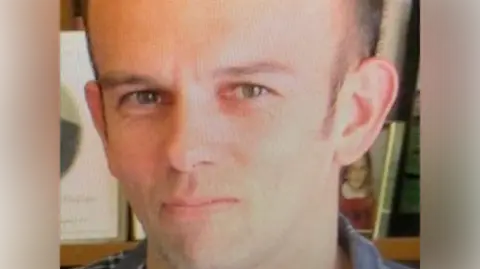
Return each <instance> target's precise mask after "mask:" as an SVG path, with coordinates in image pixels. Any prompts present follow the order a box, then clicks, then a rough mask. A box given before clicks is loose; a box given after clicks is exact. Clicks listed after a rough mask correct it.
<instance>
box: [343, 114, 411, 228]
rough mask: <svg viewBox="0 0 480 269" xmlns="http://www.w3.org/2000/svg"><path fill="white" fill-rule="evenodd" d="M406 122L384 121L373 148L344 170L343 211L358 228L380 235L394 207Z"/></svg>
mask: <svg viewBox="0 0 480 269" xmlns="http://www.w3.org/2000/svg"><path fill="white" fill-rule="evenodd" d="M403 127H404V124H403V123H401V122H389V123H387V124H385V125H384V127H383V129H382V131H381V132H380V134H379V136H378V138H377V139H376V140H375V143H374V144H373V145H372V147H371V148H370V150H369V151H367V152H366V153H365V154H364V155H363V156H362V157H360V158H359V159H358V160H356V161H355V162H353V163H351V164H350V165H348V166H345V167H343V168H342V169H341V172H340V180H339V183H340V186H339V192H340V193H339V199H340V201H339V202H340V205H339V207H340V213H341V214H342V215H344V216H345V217H346V218H347V219H348V220H349V221H350V223H351V224H352V225H353V227H354V228H355V229H357V230H358V231H359V232H360V233H362V234H364V235H366V236H369V237H378V236H380V234H381V233H382V231H383V230H384V229H385V227H383V225H384V223H387V222H386V221H385V219H388V213H389V211H390V206H391V199H392V195H393V188H394V185H395V175H396V169H397V167H396V166H397V164H398V159H399V155H400V149H401V142H402V135H403V129H404V128H403Z"/></svg>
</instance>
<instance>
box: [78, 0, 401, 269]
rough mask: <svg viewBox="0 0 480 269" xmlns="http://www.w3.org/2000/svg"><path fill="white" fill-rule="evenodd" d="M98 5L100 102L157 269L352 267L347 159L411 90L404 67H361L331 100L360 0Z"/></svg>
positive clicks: (93, 93)
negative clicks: (344, 196) (342, 234)
mask: <svg viewBox="0 0 480 269" xmlns="http://www.w3.org/2000/svg"><path fill="white" fill-rule="evenodd" d="M90 5H91V6H90V13H89V16H90V20H89V25H90V36H91V42H92V48H93V50H92V53H93V57H94V61H95V63H96V65H97V68H98V70H97V71H98V73H99V78H98V80H96V81H91V82H89V83H88V84H87V85H86V88H85V89H86V95H87V102H88V105H89V107H90V110H91V113H92V118H93V120H94V123H95V125H96V128H97V130H98V132H99V134H100V136H101V137H102V140H103V143H104V146H105V152H106V154H107V157H108V162H109V166H110V170H111V172H112V174H113V175H114V176H115V177H116V178H117V179H118V180H119V182H120V183H121V186H122V188H123V190H124V192H125V194H126V196H127V198H128V200H129V202H130V204H131V206H132V208H133V210H134V212H135V213H136V215H137V216H138V218H139V220H140V221H141V222H142V224H143V226H144V229H145V232H146V234H147V235H148V238H149V242H148V256H147V259H148V261H147V263H148V268H165V269H170V268H171V269H177V268H189V269H191V268H199V269H213V268H222V269H224V268H239V269H247V268H251V269H254V268H261V269H265V268H272V269H273V268H335V266H337V267H342V268H343V267H344V265H342V264H343V262H344V259H342V258H340V261H338V257H342V256H341V255H338V253H337V241H336V240H337V234H336V231H337V214H338V213H337V211H338V204H337V198H338V197H337V195H338V194H337V189H338V181H337V178H338V172H339V168H340V167H341V166H343V165H346V164H348V163H350V162H352V161H354V160H356V159H358V158H359V157H360V156H361V155H362V154H363V153H364V152H365V151H366V150H367V149H368V148H369V147H370V145H371V144H372V142H373V140H374V139H375V137H376V136H377V135H378V133H379V131H380V128H381V126H382V124H383V121H384V119H385V117H386V115H387V112H388V110H389V109H390V107H391V105H392V102H393V100H394V98H395V96H396V85H397V77H396V74H395V70H394V69H393V67H392V66H391V65H390V64H389V63H387V62H385V61H382V60H379V59H364V60H362V61H360V60H358V61H352V62H351V64H350V65H349V72H348V73H347V75H346V76H345V79H344V81H343V82H344V83H343V87H342V88H341V89H339V93H338V94H337V96H336V97H337V98H336V99H337V101H336V103H335V104H332V103H331V99H332V93H333V92H334V91H333V89H332V74H333V73H334V66H335V64H334V63H336V62H337V61H338V58H337V55H338V49H339V44H340V40H341V39H342V38H343V37H344V34H342V33H345V32H346V29H351V26H348V24H349V23H350V22H349V21H348V20H347V19H346V18H347V17H348V16H344V15H345V12H347V10H349V8H348V7H347V6H345V5H344V4H342V3H341V1H333V0H301V1H298V0H297V1H292V0H287V1H282V2H281V4H279V2H278V1H273V0H265V1H261V2H259V1H256V0H230V1H217V0H205V1H201V2H199V1H159V0H142V1H126V0H115V1H112V0H110V1H107V0H104V1H91V4H90ZM342 12H343V13H342ZM353 43H355V42H352V44H353ZM354 50H355V48H351V51H354ZM349 51H350V50H349ZM333 112H334V113H333ZM206 199H207V200H208V199H213V200H215V201H216V202H215V203H212V204H208V205H203V206H194V205H197V204H198V203H199V200H200V201H202V202H204V201H205V200H206ZM337 262H338V265H336V263H337Z"/></svg>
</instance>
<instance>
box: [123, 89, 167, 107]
mask: <svg viewBox="0 0 480 269" xmlns="http://www.w3.org/2000/svg"><path fill="white" fill-rule="evenodd" d="M170 99H171V98H169V97H168V95H167V94H161V93H160V92H158V91H153V90H143V91H136V92H131V93H128V94H126V95H124V96H123V97H122V98H121V100H120V104H123V105H137V106H151V105H156V104H166V103H168V102H169V101H171V100H170Z"/></svg>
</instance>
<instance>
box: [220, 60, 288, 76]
mask: <svg viewBox="0 0 480 269" xmlns="http://www.w3.org/2000/svg"><path fill="white" fill-rule="evenodd" d="M258 73H286V74H293V70H292V69H291V68H290V67H288V66H287V65H285V64H282V63H280V62H277V61H260V62H252V63H247V64H245V65H241V66H229V67H224V68H219V69H217V70H215V71H214V72H213V75H214V77H218V76H248V75H254V74H258Z"/></svg>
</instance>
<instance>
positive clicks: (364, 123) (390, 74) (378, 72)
mask: <svg viewBox="0 0 480 269" xmlns="http://www.w3.org/2000/svg"><path fill="white" fill-rule="evenodd" d="M397 92H398V74H397V72H396V70H395V67H394V66H393V65H392V64H390V63H389V62H387V61H384V60H381V59H377V58H370V59H367V60H365V61H364V62H362V63H361V64H360V65H359V66H358V68H357V69H356V70H355V71H354V72H351V73H349V74H347V76H346V78H345V80H344V85H343V87H342V88H341V90H340V92H339V93H338V99H337V100H338V102H337V108H336V111H337V113H336V114H337V116H336V120H335V121H334V122H335V123H334V126H335V127H334V132H335V137H336V142H335V143H336V152H335V159H336V162H337V164H338V165H340V166H344V165H348V164H350V163H352V162H354V161H355V160H357V159H359V158H360V157H361V156H362V155H363V154H365V153H366V152H367V151H368V150H369V149H370V147H371V146H372V144H373V143H374V141H375V139H376V138H377V136H378V134H379V133H380V131H381V130H382V127H383V125H384V123H385V120H386V118H387V116H388V114H389V112H390V110H391V108H392V106H393V104H394V102H395V100H396V97H397Z"/></svg>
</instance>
